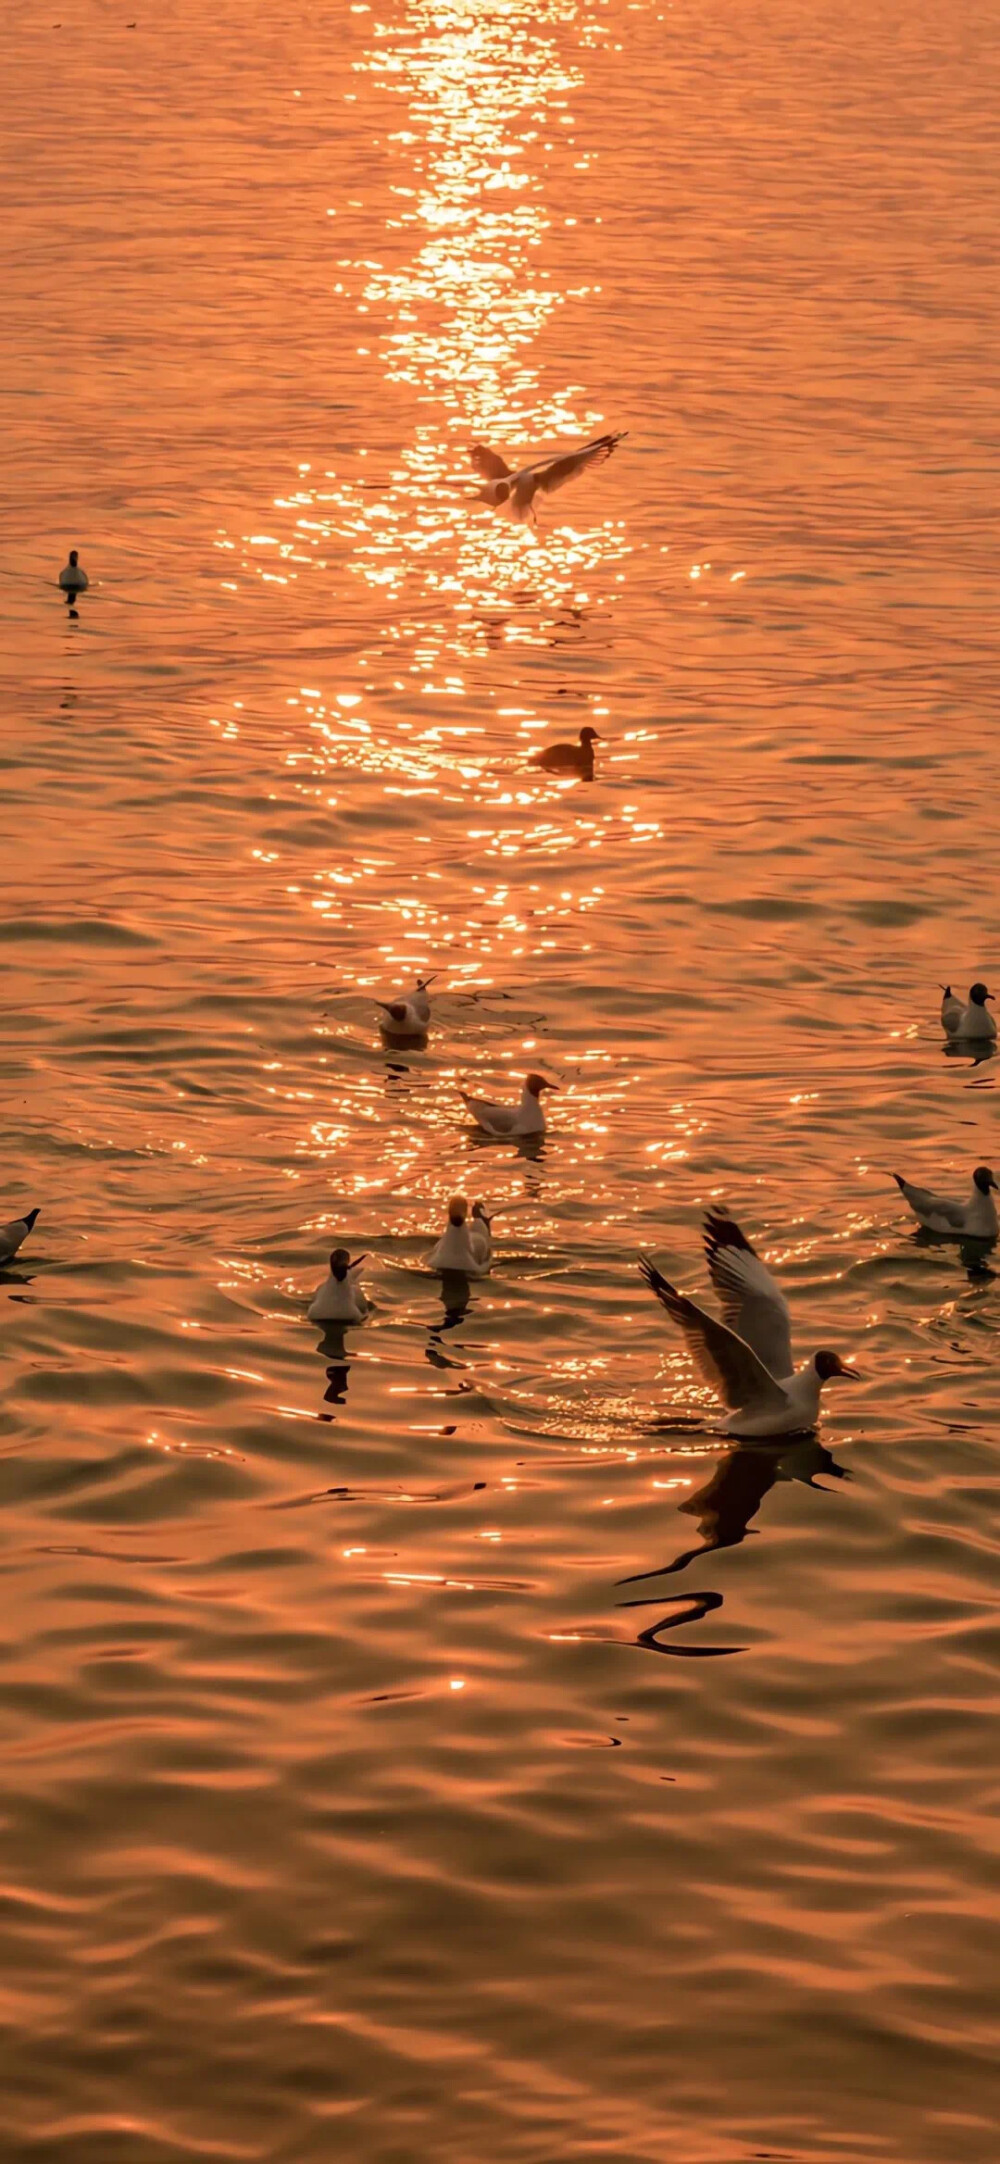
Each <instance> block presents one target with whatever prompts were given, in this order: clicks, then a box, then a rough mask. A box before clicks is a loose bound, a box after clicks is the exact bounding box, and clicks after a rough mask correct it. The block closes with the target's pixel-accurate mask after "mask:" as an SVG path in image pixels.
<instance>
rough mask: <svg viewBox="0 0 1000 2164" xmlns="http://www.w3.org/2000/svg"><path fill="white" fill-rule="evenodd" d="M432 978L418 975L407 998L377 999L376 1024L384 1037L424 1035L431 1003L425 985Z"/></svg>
mask: <svg viewBox="0 0 1000 2164" xmlns="http://www.w3.org/2000/svg"><path fill="white" fill-rule="evenodd" d="M433 982H434V978H433V976H430V977H418V978H417V982H416V987H415V989H414V990H413V991H412V992H411V993H410V995H409V997H408V998H407V999H389V1000H385V999H377V1000H376V1001H375V1005H376V1007H377V1008H378V1026H379V1028H380V1030H381V1031H382V1035H383V1036H384V1037H425V1036H426V1035H427V1031H428V1029H429V1027H430V1019H431V1003H430V1000H429V999H428V997H427V987H428V985H429V984H433Z"/></svg>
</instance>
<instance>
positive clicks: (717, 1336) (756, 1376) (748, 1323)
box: [639, 1210, 857, 1441]
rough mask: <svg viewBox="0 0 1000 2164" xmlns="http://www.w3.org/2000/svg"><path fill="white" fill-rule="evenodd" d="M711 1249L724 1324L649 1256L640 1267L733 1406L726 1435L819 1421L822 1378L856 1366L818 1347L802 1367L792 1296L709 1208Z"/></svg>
mask: <svg viewBox="0 0 1000 2164" xmlns="http://www.w3.org/2000/svg"><path fill="white" fill-rule="evenodd" d="M705 1254H706V1257H707V1259H708V1268H709V1275H710V1277H711V1279H712V1283H713V1285H714V1286H715V1289H716V1292H717V1293H718V1295H719V1301H720V1304H721V1307H722V1314H723V1320H722V1321H721V1322H720V1321H719V1320H718V1319H717V1317H716V1316H715V1315H710V1314H708V1312H707V1310H706V1309H705V1308H703V1307H699V1306H698V1305H697V1302H696V1301H694V1300H689V1299H688V1298H687V1296H686V1294H684V1293H682V1292H678V1291H677V1289H676V1287H675V1286H674V1285H671V1284H669V1283H668V1281H667V1279H666V1278H665V1277H662V1276H661V1274H660V1272H659V1270H658V1269H657V1268H656V1266H655V1264H654V1263H652V1262H650V1261H649V1259H648V1257H647V1256H645V1255H643V1256H641V1257H640V1260H639V1269H640V1271H641V1273H642V1276H643V1277H644V1278H645V1281H646V1283H647V1285H648V1286H649V1288H650V1291H651V1292H655V1294H656V1297H657V1299H658V1300H660V1301H661V1302H662V1304H663V1306H664V1307H665V1308H666V1310H667V1314H668V1315H669V1316H670V1319H671V1321H672V1322H675V1323H676V1324H677V1325H678V1328H679V1329H680V1330H681V1332H682V1333H683V1337H684V1341H685V1343H686V1345H687V1349H688V1351H689V1353H690V1355H691V1358H692V1360H693V1361H694V1364H695V1366H696V1368H697V1369H698V1371H699V1373H700V1374H701V1375H702V1376H704V1379H705V1381H706V1382H707V1383H710V1384H711V1387H712V1389H713V1390H715V1391H717V1393H718V1395H719V1397H720V1398H721V1399H722V1401H723V1404H724V1405H726V1406H727V1407H728V1409H729V1418H728V1420H727V1421H726V1422H725V1423H724V1425H725V1431H726V1434H727V1435H736V1436H741V1437H744V1438H745V1439H746V1440H747V1441H751V1440H752V1439H753V1438H754V1437H761V1436H765V1435H795V1434H797V1433H798V1432H799V1431H801V1430H803V1429H808V1428H813V1427H815V1425H816V1422H817V1420H818V1418H819V1401H820V1393H821V1391H822V1388H823V1384H824V1383H825V1382H828V1381H829V1380H830V1377H831V1376H833V1375H848V1376H850V1377H851V1378H852V1380H855V1381H856V1380H857V1369H856V1368H849V1367H845V1366H844V1363H843V1361H842V1360H841V1358H840V1355H839V1353H835V1352H818V1353H815V1354H814V1355H813V1358H812V1359H811V1360H807V1362H806V1364H805V1366H804V1367H801V1368H799V1369H797V1370H796V1368H795V1365H794V1362H793V1359H792V1332H791V1316H790V1314H789V1311H788V1302H787V1300H786V1299H785V1296H784V1293H783V1292H782V1291H781V1288H780V1286H778V1285H776V1284H775V1281H774V1279H773V1277H772V1276H771V1272H770V1270H769V1269H768V1267H767V1264H766V1263H763V1262H762V1261H761V1259H760V1256H759V1255H758V1254H757V1253H756V1251H755V1249H754V1248H752V1247H751V1245H750V1242H749V1240H748V1239H747V1238H746V1236H745V1234H744V1233H742V1232H741V1231H740V1228H739V1226H738V1225H737V1224H734V1222H733V1220H732V1218H731V1217H723V1216H722V1215H721V1214H720V1213H719V1212H718V1211H715V1210H710V1211H709V1212H708V1214H707V1216H706V1218H705Z"/></svg>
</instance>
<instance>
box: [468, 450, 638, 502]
mask: <svg viewBox="0 0 1000 2164" xmlns="http://www.w3.org/2000/svg"><path fill="white" fill-rule="evenodd" d="M627 435H628V430H627V428H620V429H618V430H616V431H615V432H613V433H610V434H608V435H606V436H595V437H594V439H593V441H592V442H591V443H584V444H582V445H581V447H580V449H579V450H578V451H563V452H559V453H557V454H556V456H555V457H554V458H538V459H535V460H534V462H533V464H532V465H530V466H516V467H515V466H508V464H507V461H506V459H504V458H501V456H500V453H499V451H491V450H490V448H489V446H488V444H485V443H474V444H473V445H472V449H471V451H470V453H469V456H470V458H471V459H472V463H473V465H474V467H475V469H476V472H477V473H479V474H482V477H483V480H484V481H485V483H486V486H485V488H481V489H480V491H479V494H478V497H477V502H479V503H488V504H492V505H493V508H494V510H500V509H502V508H504V507H506V509H507V510H508V511H509V512H510V514H511V517H512V518H515V519H518V520H520V521H521V523H522V524H525V523H527V522H529V521H530V522H532V523H533V522H534V517H535V497H536V496H537V495H542V496H552V495H554V493H555V491H556V489H557V488H565V486H566V483H567V481H575V480H576V477H577V475H578V474H580V473H586V471H587V468H588V466H600V465H602V464H603V462H604V460H605V459H606V458H610V457H611V453H612V451H613V450H614V448H615V445H616V444H617V443H621V441H622V438H623V437H624V436H627Z"/></svg>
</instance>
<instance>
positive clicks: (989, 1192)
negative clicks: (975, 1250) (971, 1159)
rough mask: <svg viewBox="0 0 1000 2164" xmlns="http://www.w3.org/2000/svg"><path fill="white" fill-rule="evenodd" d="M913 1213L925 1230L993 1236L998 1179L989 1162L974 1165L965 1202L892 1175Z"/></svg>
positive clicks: (997, 1223)
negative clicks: (994, 1197) (916, 1185)
mask: <svg viewBox="0 0 1000 2164" xmlns="http://www.w3.org/2000/svg"><path fill="white" fill-rule="evenodd" d="M892 1177H893V1179H894V1180H895V1182H896V1186H897V1187H898V1189H899V1192H900V1194H901V1195H902V1197H903V1200H904V1202H908V1203H909V1206H910V1208H911V1210H912V1211H913V1215H914V1217H916V1218H918V1219H919V1222H920V1223H921V1224H922V1225H923V1226H924V1227H925V1228H926V1230H927V1231H928V1232H937V1233H941V1234H942V1235H943V1236H944V1238H945V1239H950V1240H995V1239H996V1236H997V1232H998V1231H1000V1220H998V1218H997V1206H996V1203H995V1202H994V1200H993V1195H994V1192H995V1191H996V1187H997V1182H996V1180H995V1179H994V1177H993V1174H992V1172H991V1171H990V1168H989V1166H988V1165H977V1166H976V1169H975V1171H974V1173H973V1175H972V1193H971V1195H970V1196H969V1199H968V1202H954V1201H953V1200H952V1199H951V1197H950V1196H949V1195H936V1194H935V1193H934V1191H933V1189H932V1188H930V1187H915V1186H914V1184H913V1181H912V1180H904V1179H903V1177H902V1175H901V1174H900V1173H898V1172H894V1173H893V1175H892Z"/></svg>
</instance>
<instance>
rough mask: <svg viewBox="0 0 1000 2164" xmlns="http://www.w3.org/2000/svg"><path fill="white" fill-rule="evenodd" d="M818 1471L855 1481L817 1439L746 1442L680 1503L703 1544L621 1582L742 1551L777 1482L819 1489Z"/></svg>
mask: <svg viewBox="0 0 1000 2164" xmlns="http://www.w3.org/2000/svg"><path fill="white" fill-rule="evenodd" d="M818 1473H826V1474H828V1475H829V1476H830V1477H831V1478H832V1479H834V1480H849V1479H850V1474H849V1473H848V1472H847V1469H846V1467H844V1466H842V1465H838V1464H837V1462H836V1460H835V1458H834V1457H833V1456H832V1453H831V1452H830V1451H829V1450H828V1449H827V1448H826V1445H825V1443H821V1442H820V1441H819V1439H818V1437H817V1436H815V1435H802V1436H795V1437H792V1438H791V1439H789V1440H782V1441H779V1442H774V1443H740V1444H739V1445H738V1446H737V1448H736V1449H735V1450H728V1451H727V1452H726V1453H725V1456H724V1457H722V1458H721V1459H719V1460H718V1462H717V1463H716V1464H715V1466H714V1467H713V1469H712V1473H711V1476H710V1478H709V1479H708V1480H707V1481H706V1482H705V1485H704V1487H703V1488H699V1489H698V1490H697V1491H696V1493H695V1494H694V1495H689V1496H687V1497H685V1500H684V1502H683V1503H680V1504H679V1505H678V1509H679V1510H680V1511H681V1512H683V1514H684V1516H685V1517H689V1518H697V1520H698V1531H699V1533H700V1535H701V1542H700V1545H699V1546H698V1547H694V1548H684V1549H682V1551H681V1553H680V1554H679V1555H677V1556H675V1557H674V1559H673V1561H672V1562H670V1563H660V1564H658V1565H657V1567H656V1568H655V1570H643V1571H639V1572H637V1574H636V1575H635V1576H634V1577H632V1578H622V1579H620V1580H619V1583H620V1584H621V1585H638V1584H640V1583H642V1582H643V1581H644V1580H645V1579H648V1578H661V1577H663V1578H669V1577H671V1576H672V1575H673V1574H674V1572H676V1571H679V1570H685V1569H686V1568H687V1565H688V1564H689V1563H693V1562H695V1561H696V1560H697V1558H698V1557H699V1556H701V1555H710V1554H712V1553H713V1552H714V1551H715V1549H717V1548H738V1547H739V1545H740V1542H741V1541H743V1540H745V1538H746V1536H747V1533H748V1531H749V1529H750V1520H751V1518H755V1517H756V1515H757V1512H758V1510H759V1509H760V1506H761V1504H762V1502H763V1500H764V1497H765V1495H768V1494H770V1491H771V1489H772V1488H773V1487H774V1486H775V1483H776V1482H777V1481H779V1480H798V1481H801V1482H802V1483H803V1484H804V1485H805V1486H806V1487H807V1488H814V1487H815V1486H816V1484H817V1482H816V1476H817V1474H818Z"/></svg>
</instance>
